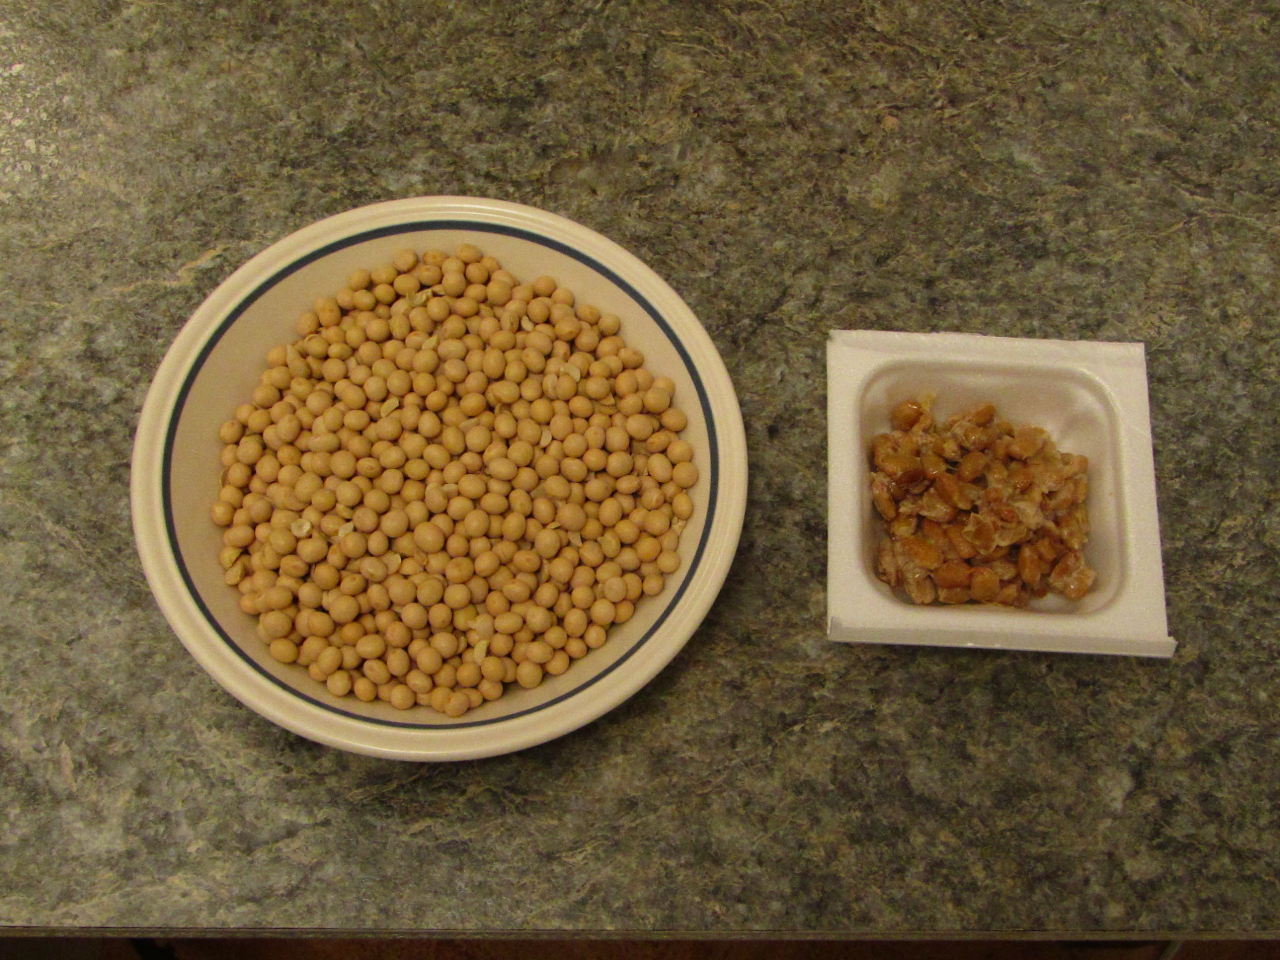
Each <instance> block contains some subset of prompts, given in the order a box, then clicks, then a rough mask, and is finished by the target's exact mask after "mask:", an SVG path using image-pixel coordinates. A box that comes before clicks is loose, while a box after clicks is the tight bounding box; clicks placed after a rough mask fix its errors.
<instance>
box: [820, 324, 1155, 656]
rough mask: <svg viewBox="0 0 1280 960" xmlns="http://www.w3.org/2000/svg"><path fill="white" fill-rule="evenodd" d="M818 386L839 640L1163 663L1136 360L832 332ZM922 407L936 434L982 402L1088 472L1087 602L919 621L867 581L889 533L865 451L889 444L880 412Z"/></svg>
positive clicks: (961, 612) (980, 610) (1042, 344)
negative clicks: (1090, 579)
mask: <svg viewBox="0 0 1280 960" xmlns="http://www.w3.org/2000/svg"><path fill="white" fill-rule="evenodd" d="M827 381H828V401H827V402H828V431H829V435H828V469H829V473H828V486H829V491H828V492H829V513H828V517H829V519H828V523H829V530H828V534H829V536H828V567H827V610H828V621H827V629H828V635H829V636H830V638H831V639H832V640H838V641H845V642H854V643H892V644H926V645H934V646H959V647H988V648H997V649H1007V650H1042V651H1062V652H1074V653H1105V654H1129V655H1137V656H1150V657H1169V656H1172V654H1173V651H1174V647H1175V643H1174V641H1173V639H1172V638H1170V637H1169V636H1168V625H1167V620H1166V616H1165V607H1164V575H1163V569H1162V564H1161V555H1160V539H1159V526H1158V522H1157V513H1156V491H1155V470H1154V464H1153V460H1152V455H1151V427H1150V414H1149V410H1148V403H1147V381H1146V361H1145V356H1144V352H1143V346H1142V344H1131V343H1096V342H1067V341H1056V340H1025V339H1013V338H1007V337H987V336H976V335H970V334H945V333H944V334H908V333H885V332H876V331H835V332H833V333H832V334H831V339H830V341H829V343H828V346H827ZM925 393H928V394H932V395H933V396H934V397H935V398H936V399H935V403H934V412H935V414H937V416H938V418H939V419H945V418H946V417H948V416H950V415H951V414H953V413H958V412H961V411H963V410H966V409H968V408H970V407H973V406H975V405H977V404H979V403H983V402H991V403H994V404H995V405H996V409H997V410H998V411H999V416H1000V417H1001V418H1003V419H1005V420H1009V421H1011V422H1013V423H1030V424H1035V425H1037V426H1040V427H1043V428H1045V429H1046V430H1047V431H1048V432H1049V435H1050V436H1051V437H1052V438H1053V439H1054V441H1055V442H1056V443H1057V445H1058V447H1059V448H1060V449H1061V450H1064V451H1067V452H1070V453H1077V454H1083V455H1084V456H1086V457H1088V458H1089V498H1088V508H1089V520H1090V528H1091V533H1090V538H1089V542H1088V544H1087V545H1086V547H1085V550H1084V553H1085V558H1086V560H1087V562H1088V563H1089V565H1090V566H1091V567H1093V568H1094V569H1095V570H1096V571H1097V574H1098V577H1097V580H1096V581H1095V583H1094V587H1093V589H1092V590H1091V591H1090V592H1089V594H1088V595H1086V596H1085V597H1084V598H1082V599H1081V600H1079V601H1076V602H1071V601H1068V600H1066V599H1065V598H1063V597H1060V596H1058V595H1056V594H1050V595H1049V596H1047V597H1045V598H1043V599H1041V600H1036V601H1033V602H1032V604H1031V606H1030V607H1029V608H1028V609H1024V610H1010V609H1008V608H1004V607H997V606H987V605H978V604H965V605H960V606H947V605H931V606H917V605H915V604H912V603H910V602H909V601H907V600H905V599H902V598H900V597H898V596H896V595H895V594H894V593H893V591H892V590H891V589H890V588H889V587H888V585H887V584H885V583H883V582H882V581H881V580H880V579H879V578H878V577H877V576H876V549H877V544H878V543H879V541H880V539H881V537H882V536H883V524H882V522H881V521H880V518H879V515H878V514H877V513H876V511H875V508H874V506H873V505H872V503H871V495H870V481H871V469H870V466H869V463H868V454H867V451H868V450H869V449H870V445H871V440H872V438H873V437H874V436H875V435H876V434H878V433H884V432H887V431H888V430H889V429H890V425H889V411H890V410H891V409H892V408H893V407H894V406H895V405H896V404H898V403H900V402H901V401H903V400H907V399H911V398H914V397H919V396H921V395H922V394H925Z"/></svg>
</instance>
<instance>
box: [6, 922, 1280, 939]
mask: <svg viewBox="0 0 1280 960" xmlns="http://www.w3.org/2000/svg"><path fill="white" fill-rule="evenodd" d="M5 937H15V938H16V937H24V938H25V937H33V938H34V937H68V938H76V939H85V938H93V937H102V938H115V937H120V938H139V937H147V938H153V939H164V940H185V939H212V938H235V939H242V940H276V939H281V940H285V939H299V940H636V941H663V940H671V941H676V940H691V941H692V940H707V941H714V940H723V941H779V942H784V941H806V940H812V941H850V942H858V941H880V942H892V941H902V942H911V941H917V942H919V941H951V942H963V941H983V940H985V941H998V940H1007V941H1045V942H1090V943H1099V942H1115V943H1124V942H1134V941H1137V942H1154V941H1171V940H1183V941H1187V940H1224V941H1248V940H1280V930H1249V931H1235V930H1232V931H1226V930H1196V931H1187V930H977V931H971V930H927V931H915V930H912V931H903V930H868V931H850V930H820V931H792V930H743V931H713V930H656V931H655V930H502V931H477V930H367V929H345V928H338V927H335V928H328V927H325V928H316V929H311V928H308V929H303V928H299V927H8V926H3V925H0V939H3V938H5Z"/></svg>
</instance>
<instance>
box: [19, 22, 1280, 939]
mask: <svg viewBox="0 0 1280 960" xmlns="http://www.w3.org/2000/svg"><path fill="white" fill-rule="evenodd" d="M1278 16H1280V9H1277V7H1276V5H1275V4H1274V3H1273V2H1257V3H1232V2H1225V3H1209V2H1204V0H1188V2H1173V0H1167V2H1166V0H1149V2H1141V0H1140V2H1135V3H1108V2H1093V3H1079V2H1074V0H1072V2H1065V0H1064V2H1049V0H1032V2H1026V3H988V4H946V5H940V4H924V3H916V2H912V0H880V2H871V0H855V2H849V3H845V2H831V0H811V2H791V0H778V2H771V3H765V2H760V0H726V2H720V3H705V4H681V3H666V2H662V0H635V2H626V0H613V2H610V0H598V2H595V3H585V4H571V3H563V2H554V0H545V2H538V0H515V2H509V3H487V2H472V3H466V4H431V3H424V2H417V3H388V2H381V0H370V2H353V0H336V2H333V3H325V4H319V3H315V4H268V3H253V2H249V0H228V2H224V3H215V2H212V0H209V2H189V3H182V2H176V0H174V2H168V0H155V2H135V0H93V2H81V0H34V2H32V3H19V2H17V0H0V265H2V266H0V584H2V586H0V651H2V652H3V657H2V662H3V667H0V822H2V823H3V825H4V826H3V828H2V829H0V925H4V926H10V927H26V928H32V927H35V928H60V929H70V928H85V927H112V928H200V929H226V928H255V929H261V928H275V929H279V928H297V929H304V930H316V929H346V930H353V929H354V930H369V931H373V930H379V931H388V930H419V931H428V930H452V931H466V932H479V931H534V930H546V931H593V930H594V931H600V930H640V931H670V930H681V931H697V932H707V933H712V934H732V933H735V932H742V931H785V932H798V933H814V932H846V933H851V934H876V935H889V934H893V933H902V932H917V933H941V932H977V931H995V932H1010V931H1057V932H1064V933H1065V932H1072V931H1103V932H1107V931H1110V932H1121V931H1130V932H1132V931H1166V932H1191V931H1204V930H1215V931H1227V930H1230V931H1254V932H1256V931H1262V930H1276V929H1280V885H1278V884H1277V881H1276V873H1277V867H1278V866H1280V830H1277V826H1278V824H1277V815H1278V813H1280V789H1278V788H1277V778H1278V777H1280V774H1278V773H1277V771H1280V737H1277V734H1276V730H1275V724H1276V718H1277V708H1276V702H1277V700H1278V699H1280V674H1278V673H1277V670H1276V667H1275V664H1276V660H1277V658H1278V657H1280V636H1278V635H1277V623H1278V622H1280V618H1278V606H1280V601H1278V599H1277V597H1278V596H1280V590H1277V589H1276V582H1277V576H1276V572H1277V567H1278V565H1277V561H1278V559H1280V498H1278V490H1280V487H1278V486H1277V482H1276V475H1277V474H1276V471H1277V469H1278V468H1277V463H1280V442H1278V441H1277V431H1276V428H1275V426H1274V415H1275V411H1276V410H1277V409H1280V352H1278V349H1277V334H1278V333H1280V321H1278V320H1277V315H1276V314H1277V295H1278V294H1280V290H1278V289H1277V260H1278V258H1280V212H1278V211H1277V203H1278V202H1280V161H1278V160H1277V158H1278V157H1280V143H1278V142H1277V139H1278V138H1277V118H1278V117H1280V58H1278V57H1277V56H1276V53H1277V49H1278V42H1280V37H1278V36H1277V32H1276V29H1277V28H1276V24H1277V18H1278ZM417 194H475V195H483V196H491V197H496V198H499V199H505V200H513V201H519V202H522V203H528V204H533V205H535V206H539V207H543V208H545V209H548V210H551V211H554V212H556V213H559V214H563V215H565V216H568V217H571V218H574V219H576V220H578V221H580V222H582V223H584V224H586V225H587V226H589V227H592V228H594V229H595V230H598V231H600V232H601V233H604V234H605V235H607V236H609V237H611V238H612V239H614V240H616V241H618V242H619V243H621V244H622V245H623V246H625V247H627V248H629V249H630V250H632V251H633V252H635V253H636V254H637V255H638V256H640V257H641V258H642V259H644V260H645V261H647V262H648V263H649V264H651V265H652V266H653V267H654V268H655V269H657V270H658V272H659V273H661V274H662V275H663V276H664V277H665V278H666V279H667V280H668V281H669V282H670V283H671V284H672V286H674V287H675V289H676V290H677V291H679V292H680V293H681V294H682V295H683V297H684V298H685V299H686V301H688V303H689V304H690V305H691V306H692V307H693V309H694V310H695V312H697V313H698V315H699V316H700V317H701V318H702V320H703V322H704V323H705V325H706V326H707V328H708V330H709V331H710V333H711V335H712V337H713V338H714V340H715V342H716V344H717V345H718V347H719V348H720V350H721V352H722V354H723V355H724V358H725V361H726V363H727V365H728V368H729V371H730V373H731V374H732V375H733V378H734V381H735V383H736V385H737V388H738V391H739V396H740V399H741V403H742V410H743V415H744V418H745V421H746V427H747V436H748V442H749V453H750V457H751V462H752V466H753V473H752V478H751V494H750V503H749V506H748V517H747V523H746V527H745V530H744V533H743V539H742V546H741V549H740V552H739V555H738V558H737V561H736V564H735V566H734V568H733V571H732V572H731V574H730V576H729V580H728V582H727V585H726V587H725V590H724V592H723V594H722V596H721V598H720V600H719V602H718V603H717V605H716V606H715V607H714V608H713V610H712V612H711V615H710V616H709V618H708V619H707V621H706V622H705V624H704V626H703V627H702V629H701V630H700V631H699V632H698V633H697V634H696V635H695V637H694V638H693V640H692V641H691V642H690V644H689V645H688V647H687V648H686V649H685V651H684V652H683V653H682V654H681V655H680V656H679V657H678V658H677V659H676V660H675V661H674V662H673V664H672V665H671V666H670V667H669V668H668V669H667V670H666V671H665V672H663V673H662V674H661V675H660V676H659V677H658V679H657V680H655V681H654V682H653V683H652V684H650V685H649V686H648V687H647V688H646V689H644V690H643V691H642V692H641V693H639V694H638V695H637V696H635V697H634V698H632V699H631V700H630V701H628V702H627V703H626V704H625V705H624V706H622V707H621V708H620V709H618V710H616V711H615V712H613V713H611V714H609V715H607V716H606V717H604V718H603V719H601V720H599V721H597V722H596V723H594V724H592V725H590V726H589V727H587V728H585V729H583V730H580V731H578V732H576V733H574V734H572V735H570V736H568V737H565V738H563V739H561V740H558V741H556V742H553V743H550V744H546V745H544V746H541V747H538V748H536V749H532V750H528V751H526V752H524V753H521V754H518V755H514V756H509V757H505V758H499V759H494V760H488V761H482V762H472V763H464V764H459V765H455V766H415V765H409V764H399V763H393V762H384V761H377V760H372V759H367V758H362V757H357V756H350V755H346V754H342V753H339V752H337V751H334V750H330V749H327V748H324V747H321V746H317V745H315V744H313V743H311V742H309V741H306V740H303V739H300V738H298V737H295V736H293V735H292V734H289V733H286V732H284V731H283V730H281V729H278V728H276V727H275V726H273V725H271V724H270V723H268V722H267V721H265V720H263V719H260V718H259V717H258V716H257V715H255V714H253V713H251V712H250V711H248V710H247V709H245V708H243V707H241V706H240V705H239V704H238V703H236V702H235V701H233V700H232V699H231V698H230V697H229V696H227V695H226V694H225V693H223V692H222V691H221V689H220V688H218V687H217V686H216V685H215V684H214V683H213V681H212V680H210V679H209V678H208V677H207V676H206V675H205V674H204V673H203V672H202V671H201V670H200V668H199V667H198V666H197V665H196V663H195V662H194V661H193V660H192V659H191V657H190V656H189V655H188V654H187V653H186V652H185V651H184V650H183V648H182V647H181V645H180V644H179V643H178V641H177V640H176V638H175V637H174V635H173V633H172V632H171V631H170V629H169V627H168V625H167V624H166V622H165V620H164V619H163V617H162V616H161V615H160V613H159V611H158V609H157V608H156V606H155V604H154V602H153V601H152V599H151V595H150V592H149V591H148V588H147V585H146V582H145V580H144V579H143V576H142V574H141V570H140V567H139V563H138V560H137V558H136V554H135V552H134V547H133V540H132V533H131V528H130V518H129V509H128V482H129V465H128V460H129V455H130V445H131V440H132V435H133V430H134V426H135V423H136V419H137V415H138V411H139V408H140V406H141V402H142V398H143V396H144V394H145V391H146V388H147V385H148V382H149V380H150V377H151V375H152V373H153V371H154V370H155V368H156V366H157V364H158V363H159V361H160V358H161V357H162V355H163V354H164V351H165V350H166V348H167V347H168V345H169V343H170V341H171V340H172V338H173V336H174V335H175V333H176V331H177V330H178V328H179V327H180V325H181V324H182V323H183V321H184V319H185V318H186V317H187V316H188V315H189V313H190V312H191V310H192V309H193V308H194V307H195V306H196V305H197V304H198V303H199V302H200V301H201V299H202V298H203V297H204V296H205V295H206V294H207V293H208V292H209V291H210V290H211V289H212V288H213V287H214V286H215V285H216V284H217V283H218V282H219V281H221V280H222V279H223V278H225V277H226V276H227V275H228V274H229V273H230V272H231V271H232V270H233V269H235V267H237V266H238V265H239V264H241V263H242V262H244V261H245V260H246V259H248V258H249V257H250V256H252V255H253V254H254V253H256V252H257V251H258V250H260V249H262V248H263V247H265V246H267V245H268V244H270V243H271V242H273V241H274V240H276V239H278V238H280V237H281V236H283V235H284V234H286V233H288V232H289V231H291V230H294V229H296V228H298V227H300V226H302V225H304V224H306V223H309V222H311V221H313V220H316V219H318V218H320V217H323V216H325V215H328V214H332V213H335V212H338V211H341V210H344V209H347V208H350V207H353V206H357V205H360V204H364V203H369V202H372V201H377V200H383V199H390V198H395V197H403V196H412V195H417ZM834 328H867V329H884V330H913V331H936V330H954V331H965V332H983V333H997V334H1006V335H1012V336H1022V337H1059V338H1066V339H1099V340H1142V341H1145V343H1146V345H1147V355H1148V364H1149V376H1150V395H1151V406H1152V420H1153V431H1154V437H1155V457H1156V472H1157V483H1158V487H1159V502H1160V511H1161V532H1162V536H1163V546H1164V557H1165V573H1166V587H1167V591H1168V612H1169V626H1170V632H1171V633H1172V634H1173V635H1174V636H1175V637H1176V638H1177V639H1178V640H1179V643H1180V646H1179V649H1178V653H1177V655H1176V657H1175V658H1174V659H1173V660H1172V661H1171V662H1166V661H1139V660H1132V659H1123V658H1110V659H1109V658H1100V657H1072V656H1051V655H1039V654H1026V653H994V652H966V651H956V650H942V649H923V648H918V649H917V648H900V649H898V648H893V649H887V648H874V647H867V648H849V647H845V646H837V645H834V644H831V643H829V642H828V641H827V640H826V639H825V636H824V622H823V621H824V610H825V595H824V583H825V566H826V506H825V505H826V475H825V464H824V446H825V431H826V422H825V386H824V373H823V370H824V345H825V341H826V335H827V331H829V330H831V329H834Z"/></svg>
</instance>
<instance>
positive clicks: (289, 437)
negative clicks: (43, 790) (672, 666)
mask: <svg viewBox="0 0 1280 960" xmlns="http://www.w3.org/2000/svg"><path fill="white" fill-rule="evenodd" d="M620 328H621V323H620V321H619V319H618V317H617V316H615V315H613V314H608V313H601V311H600V310H599V309H597V308H596V307H594V306H590V305H587V304H579V303H577V302H576V299H575V297H574V294H573V292H572V291H570V290H567V289H565V288H564V287H561V286H559V285H558V284H557V283H556V281H555V280H553V279H552V278H550V277H546V276H542V277H538V278H537V279H536V280H533V281H532V282H520V281H519V280H518V279H517V278H516V277H515V276H513V275H512V274H511V273H510V272H508V271H506V270H504V269H502V267H501V265H500V264H499V263H498V261H496V260H495V259H494V258H493V257H489V256H485V255H484V254H483V253H482V252H481V251H480V250H478V249H477V248H476V247H474V246H471V245H470V244H463V245H462V246H460V247H459V248H458V249H457V251H456V252H455V253H454V254H453V255H452V256H450V255H447V254H445V253H442V252H440V251H435V250H432V251H428V252H426V253H424V254H422V256H421V257H419V256H418V255H417V254H416V253H415V252H414V251H412V250H402V251H400V252H399V253H397V254H396V255H395V257H394V260H393V262H391V263H389V264H386V265H384V266H381V267H378V268H377V269H375V270H372V271H367V270H357V271H356V272H355V273H354V274H352V276H351V277H350V279H349V281H348V284H347V286H346V287H345V288H343V289H342V290H339V291H338V292H337V293H336V294H335V295H334V296H332V297H323V298H321V299H319V300H317V301H316V302H315V305H314V307H313V309H312V310H309V311H307V312H305V313H303V314H302V316H301V317H300V318H299V319H298V322H297V339H295V340H294V341H293V342H291V343H288V344H281V345H279V346H277V347H274V348H273V349H272V350H271V351H270V352H269V353H268V355H267V369H266V370H265V371H264V372H263V374H262V377H261V379H260V381H259V383H258V386H257V387H256V388H255V389H254V391H253V396H252V398H251V400H250V401H249V402H247V403H244V404H242V405H241V406H240V407H238V408H237V409H236V411H235V416H234V417H233V418H232V419H231V420H228V421H227V422H226V423H225V424H224V425H223V426H222V428H221V439H222V441H223V442H224V443H225V444H226V446H225V448H224V449H223V454H222V465H223V468H224V469H223V474H222V489H221V492H220V493H219V495H218V499H217V502H216V503H214V505H213V508H212V516H213V521H214V522H215V523H216V524H218V525H220V526H222V527H224V528H225V529H224V531H223V544H224V546H223V549H222V552H221V563H222V567H223V569H224V570H225V571H226V582H227V584H228V585H229V586H231V587H234V588H235V589H237V590H239V592H240V606H241V609H243V610H244V612H245V613H246V614H249V615H251V616H254V617H256V618H257V620H258V625H257V632H258V636H259V637H260V638H261V639H262V640H263V642H264V643H266V644H268V645H269V649H270V652H271V656H273V657H274V658H275V659H276V660H278V661H281V662H282V663H289V664H297V665H298V666H299V668H305V670H306V671H307V672H308V673H309V674H310V676H311V677H312V678H313V679H314V680H316V681H317V682H319V683H323V684H324V685H325V686H326V687H327V688H328V691H329V693H330V694H332V695H333V696H335V697H346V696H348V695H353V696H355V697H358V698H359V699H360V700H363V701H366V702H368V701H373V700H377V699H381V700H384V701H387V702H388V703H390V704H392V705H393V706H395V707H397V708H399V709H403V710H408V709H411V708H413V707H415V706H424V707H431V708H433V709H435V710H437V711H439V712H441V713H443V714H446V715H447V716H450V717H461V716H463V715H464V714H466V713H467V712H468V711H470V710H473V709H475V708H477V707H480V706H482V705H483V704H484V703H485V701H488V700H497V699H498V698H499V697H501V696H502V695H503V693H504V691H505V690H506V688H507V686H508V685H510V684H513V683H517V684H519V685H520V686H522V687H525V688H533V687H536V686H538V685H539V684H540V683H542V681H543V679H544V678H545V677H547V676H548V675H550V676H557V675H559V674H562V673H564V672H565V671H566V670H568V669H569V668H570V667H571V666H572V664H573V662H574V661H575V660H579V659H581V658H582V657H584V656H586V655H587V654H588V652H590V651H591V650H592V649H595V648H598V647H600V646H601V645H603V644H604V643H605V641H606V639H607V638H608V634H609V630H610V628H611V627H612V626H613V625H614V624H619V623H624V622H626V621H627V620H629V619H630V618H631V617H632V616H633V614H634V612H635V608H636V604H637V603H641V602H643V601H644V599H645V598H646V597H652V596H655V595H656V594H659V593H661V592H662V590H663V588H664V585H665V581H666V578H668V577H669V576H670V575H671V574H674V573H675V572H676V571H677V570H678V569H679V568H680V555H679V553H678V547H679V542H680V533H681V531H682V530H683V529H684V527H685V524H686V523H687V522H688V520H689V518H690V517H691V516H692V514H693V510H694V505H693V501H692V499H691V498H690V496H689V492H688V491H689V489H690V488H691V487H693V486H694V484H695V483H697V480H698V469H697V467H696V466H695V465H694V451H693V448H692V447H691V446H690V444H689V443H688V442H687V441H685V440H683V439H681V431H683V430H684V429H685V427H686V425H687V418H686V416H685V414H684V413H682V412H681V411H680V409H679V408H677V407H675V406H673V405H672V401H673V398H674V394H675V384H674V383H673V382H672V380H671V379H670V378H668V377H665V376H655V375H654V374H653V373H651V372H650V371H649V370H647V369H646V368H645V365H644V356H643V355H642V354H641V353H640V352H639V351H637V350H635V349H633V348H631V347H629V346H627V344H626V343H625V342H624V340H623V339H622V337H621V336H620V335H619V331H620Z"/></svg>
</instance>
